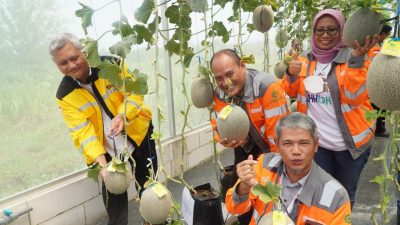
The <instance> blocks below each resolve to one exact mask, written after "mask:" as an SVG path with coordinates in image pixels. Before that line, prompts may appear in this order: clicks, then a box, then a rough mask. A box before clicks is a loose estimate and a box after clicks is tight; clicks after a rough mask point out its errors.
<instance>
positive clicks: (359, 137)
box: [353, 127, 373, 143]
mask: <svg viewBox="0 0 400 225" xmlns="http://www.w3.org/2000/svg"><path fill="white" fill-rule="evenodd" d="M372 131H373V129H372V128H371V127H369V128H367V129H365V130H364V131H363V132H361V133H359V134H357V135H354V136H353V140H354V142H355V143H358V142H360V141H362V140H364V139H365V138H366V137H368V135H370V134H371V133H372Z"/></svg>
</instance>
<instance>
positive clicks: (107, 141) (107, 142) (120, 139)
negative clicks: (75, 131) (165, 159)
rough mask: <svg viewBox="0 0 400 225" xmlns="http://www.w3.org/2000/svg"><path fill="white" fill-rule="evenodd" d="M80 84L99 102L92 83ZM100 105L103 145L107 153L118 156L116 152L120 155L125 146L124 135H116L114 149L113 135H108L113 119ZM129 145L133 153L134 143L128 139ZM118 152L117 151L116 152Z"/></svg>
mask: <svg viewBox="0 0 400 225" xmlns="http://www.w3.org/2000/svg"><path fill="white" fill-rule="evenodd" d="M78 83H79V85H80V86H81V87H83V88H84V89H86V90H87V91H89V92H90V93H91V94H92V95H93V96H94V98H95V99H96V101H97V102H98V103H99V101H98V99H97V98H96V96H95V95H94V93H93V88H92V84H91V83H89V84H83V83H81V82H79V81H78ZM99 107H100V110H101V116H102V118H103V132H104V142H103V146H104V148H105V149H106V151H107V153H108V154H109V155H110V156H116V154H117V155H118V154H119V153H120V152H121V151H122V149H123V147H124V142H125V138H124V136H122V135H121V134H119V135H118V136H116V137H114V142H115V151H114V143H113V140H112V137H110V136H109V135H108V132H109V130H110V128H111V119H110V117H109V116H108V115H107V113H106V111H105V110H104V109H103V107H102V106H101V104H100V103H99ZM127 147H128V150H129V152H130V153H131V154H132V152H133V150H134V149H135V147H133V145H132V144H131V143H130V142H129V141H127ZM115 152H116V153H115Z"/></svg>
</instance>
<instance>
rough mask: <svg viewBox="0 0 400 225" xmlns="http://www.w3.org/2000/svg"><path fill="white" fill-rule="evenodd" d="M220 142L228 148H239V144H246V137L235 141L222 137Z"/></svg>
mask: <svg viewBox="0 0 400 225" xmlns="http://www.w3.org/2000/svg"><path fill="white" fill-rule="evenodd" d="M219 143H220V144H221V145H223V146H224V147H226V148H237V147H239V146H242V145H244V144H246V139H245V140H240V141H235V140H232V141H229V140H228V139H227V138H224V139H221V140H220V142H219Z"/></svg>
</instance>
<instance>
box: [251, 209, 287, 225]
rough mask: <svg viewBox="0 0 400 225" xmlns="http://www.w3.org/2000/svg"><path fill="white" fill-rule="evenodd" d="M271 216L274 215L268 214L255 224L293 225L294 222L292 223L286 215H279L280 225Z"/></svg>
mask: <svg viewBox="0 0 400 225" xmlns="http://www.w3.org/2000/svg"><path fill="white" fill-rule="evenodd" d="M273 214H274V213H273V212H269V213H267V214H266V215H264V216H263V217H262V218H261V219H260V221H259V222H258V223H257V225H271V224H280V225H294V222H293V221H292V219H290V217H289V216H288V215H287V214H286V213H282V214H280V215H281V216H282V217H279V218H280V220H279V222H280V223H278V221H277V219H274V216H273ZM283 217H284V218H283ZM275 218H276V217H275Z"/></svg>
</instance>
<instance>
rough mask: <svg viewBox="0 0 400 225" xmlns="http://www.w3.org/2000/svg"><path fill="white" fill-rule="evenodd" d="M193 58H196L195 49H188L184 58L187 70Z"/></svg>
mask: <svg viewBox="0 0 400 225" xmlns="http://www.w3.org/2000/svg"><path fill="white" fill-rule="evenodd" d="M193 56H194V52H193V48H187V49H186V52H185V56H184V57H183V64H184V65H185V67H186V68H189V66H190V62H191V61H192V59H193Z"/></svg>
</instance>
